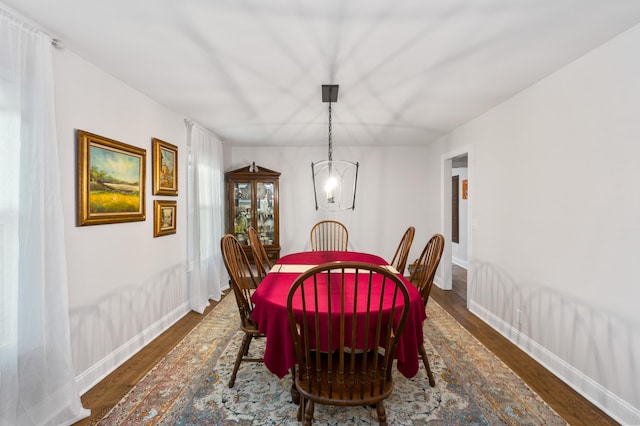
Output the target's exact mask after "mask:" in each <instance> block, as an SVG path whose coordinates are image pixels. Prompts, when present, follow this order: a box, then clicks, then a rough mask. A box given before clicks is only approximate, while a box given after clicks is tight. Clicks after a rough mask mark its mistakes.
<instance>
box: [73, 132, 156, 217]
mask: <svg viewBox="0 0 640 426" xmlns="http://www.w3.org/2000/svg"><path fill="white" fill-rule="evenodd" d="M76 136H77V155H78V158H77V169H78V170H77V173H78V186H77V199H78V205H77V224H78V226H87V225H104V224H108V223H119V222H134V221H143V220H145V219H146V212H145V205H146V204H145V179H146V166H147V151H146V150H145V149H142V148H138V147H136V146H132V145H127V144H125V143H122V142H118V141H116V140H113V139H109V138H106V137H104V136H99V135H96V134H93V133H89V132H86V131H83V130H77V131H76Z"/></svg>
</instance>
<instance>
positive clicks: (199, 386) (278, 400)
mask: <svg viewBox="0 0 640 426" xmlns="http://www.w3.org/2000/svg"><path fill="white" fill-rule="evenodd" d="M427 315H428V319H427V320H426V321H425V325H424V334H425V347H426V349H427V353H428V354H429V360H430V365H431V369H432V371H433V374H434V376H435V378H436V386H435V387H434V388H432V387H430V386H429V382H428V379H427V375H426V372H425V370H424V367H421V368H420V371H419V372H418V374H417V375H416V376H415V377H413V378H411V379H407V378H405V377H404V376H402V375H401V374H400V373H398V372H397V371H395V370H394V374H395V375H394V383H395V388H394V391H393V394H392V395H391V396H390V397H389V398H388V399H387V400H385V407H386V410H387V421H388V423H389V424H390V425H427V424H428V425H501V424H505V425H542V424H544V425H566V424H567V423H566V422H565V421H564V420H563V419H562V418H561V417H560V416H559V415H558V414H557V413H556V412H555V411H553V409H551V407H549V406H548V405H547V404H546V403H545V402H544V401H543V400H542V399H541V398H540V397H539V396H538V395H537V394H536V393H535V392H533V391H532V390H531V389H530V388H529V387H528V386H527V385H526V384H525V383H524V382H523V381H522V379H520V378H519V377H518V376H517V375H516V374H515V373H514V372H513V371H512V370H510V369H509V368H508V367H507V366H506V365H505V364H504V363H503V362H502V361H501V360H499V359H498V358H497V357H496V356H495V355H493V354H492V353H491V352H490V351H489V350H488V349H486V348H485V347H484V346H483V345H482V344H481V343H480V342H479V341H478V340H476V339H475V338H474V337H473V336H472V335H471V334H469V333H468V332H467V331H466V330H465V329H464V328H463V327H462V326H460V324H459V323H458V322H457V321H456V320H455V319H453V318H452V317H451V316H450V315H449V314H448V313H447V312H446V311H445V310H444V309H442V308H441V307H440V306H439V305H438V304H437V303H435V302H434V301H433V300H431V301H429V305H428V307H427ZM237 316H238V314H237V307H236V304H235V300H234V296H233V294H230V295H228V296H226V297H225V298H224V299H223V300H222V301H221V302H220V303H219V304H218V306H216V307H215V308H214V309H213V310H212V311H211V312H210V313H209V314H208V315H207V316H206V317H205V318H204V319H203V321H202V322H201V323H200V324H199V325H198V326H197V327H196V328H194V329H193V330H192V331H191V333H190V334H189V335H187V336H186V337H185V338H184V339H183V341H182V342H181V343H180V344H179V345H178V346H176V347H175V348H174V349H173V350H172V351H171V353H169V354H168V355H167V356H166V357H165V358H164V359H163V360H162V361H161V362H160V363H158V365H157V366H156V367H155V368H154V369H153V370H151V371H150V372H149V373H148V374H147V375H146V376H145V377H144V378H143V379H142V380H141V381H140V382H139V383H138V384H137V385H136V386H135V387H134V388H133V389H132V390H131V391H130V392H129V393H128V394H127V395H126V396H125V397H124V398H123V400H122V401H120V402H119V403H118V404H117V405H116V406H115V407H114V408H113V409H112V410H111V411H110V412H109V413H108V414H107V416H106V417H105V418H103V419H102V420H101V422H100V424H101V425H133V424H135V425H174V424H175V425H184V426H188V425H194V426H196V425H198V426H199V425H289V424H297V421H296V414H297V406H296V405H294V404H293V403H292V402H291V394H290V388H291V378H290V377H285V378H283V379H281V380H279V379H278V378H277V377H276V376H275V375H273V374H271V373H270V372H269V371H268V370H267V369H266V367H265V366H264V365H263V364H260V363H243V364H242V365H241V366H240V370H239V371H238V375H237V378H236V384H235V386H234V387H233V388H231V389H229V388H228V387H227V383H228V380H229V375H230V372H231V370H232V368H233V363H234V361H235V356H236V353H237V350H238V346H239V344H240V341H241V339H242V332H241V331H239V330H238V326H237V324H238V319H237ZM263 348H264V339H258V340H256V341H254V342H252V344H251V350H250V353H251V354H252V355H253V356H256V355H258V356H259V354H260V353H261V351H262V350H263ZM314 424H318V425H345V424H348V425H369V424H377V421H376V413H375V409H369V408H367V407H330V406H323V405H319V404H317V405H316V409H315V414H314Z"/></svg>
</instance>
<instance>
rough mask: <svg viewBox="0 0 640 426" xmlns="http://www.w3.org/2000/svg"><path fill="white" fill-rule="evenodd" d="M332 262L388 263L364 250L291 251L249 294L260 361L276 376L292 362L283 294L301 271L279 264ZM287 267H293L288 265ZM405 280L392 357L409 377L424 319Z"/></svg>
mask: <svg viewBox="0 0 640 426" xmlns="http://www.w3.org/2000/svg"><path fill="white" fill-rule="evenodd" d="M334 261H354V262H367V263H373V264H375V265H387V264H388V263H387V261H386V260H384V259H382V258H381V257H379V256H375V255H372V254H367V253H357V252H337V251H317V252H303V253H293V254H289V255H287V256H284V257H282V258H280V259H279V260H278V262H277V263H276V265H275V266H274V267H273V269H272V272H270V273H269V274H267V276H266V277H265V279H264V280H263V281H262V282H261V283H260V285H259V286H258V289H257V290H256V292H255V293H254V295H253V297H252V300H253V303H254V305H255V307H254V310H253V314H252V318H253V320H254V321H256V322H257V323H258V328H259V330H260V332H262V333H264V334H265V335H266V336H267V342H266V348H265V353H264V363H265V365H266V366H267V368H268V369H269V371H271V372H272V373H274V374H276V375H277V376H278V377H280V378H282V377H284V376H285V375H286V374H287V373H288V372H289V369H290V368H291V367H293V366H294V365H295V363H296V355H295V349H294V346H293V339H292V338H291V330H290V328H289V317H288V314H287V296H288V294H289V288H290V287H291V284H293V282H294V281H295V279H296V278H297V277H298V276H299V275H300V274H301V272H300V271H295V272H284V271H285V270H287V267H285V266H282V267H280V266H279V265H309V266H310V265H320V264H322V263H327V262H334ZM289 269H295V268H291V267H289ZM405 283H406V284H407V289H408V290H409V298H410V308H409V316H408V318H407V322H406V324H405V329H404V331H403V333H402V336H401V338H400V342H399V344H398V350H397V352H396V358H397V366H398V371H400V372H401V373H402V374H403V375H404V376H406V377H413V376H415V374H416V373H417V372H418V368H419V363H418V361H419V360H418V346H419V345H422V343H423V337H422V322H423V321H424V320H425V319H426V315H425V310H424V305H423V304H422V298H421V296H420V293H419V292H418V290H417V289H416V288H415V287H414V286H413V285H412V284H411V283H409V282H408V281H407V280H405Z"/></svg>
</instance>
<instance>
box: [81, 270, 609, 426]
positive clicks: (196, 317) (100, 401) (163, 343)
mask: <svg viewBox="0 0 640 426" xmlns="http://www.w3.org/2000/svg"><path fill="white" fill-rule="evenodd" d="M453 279H454V282H453V290H452V291H443V290H440V289H439V288H437V287H436V286H434V287H433V289H432V291H431V297H432V298H433V300H435V301H436V302H437V303H438V304H439V305H440V306H442V307H443V308H444V309H445V310H447V312H449V313H450V314H451V315H452V316H453V317H454V318H455V319H456V320H457V321H458V322H460V324H462V326H463V327H465V328H466V329H467V330H469V332H470V333H471V334H473V335H474V336H475V337H476V338H477V339H478V340H479V341H481V342H482V343H483V344H484V345H485V346H487V347H488V348H489V349H490V350H491V351H492V352H493V353H495V354H496V355H497V356H498V357H499V358H500V359H502V361H503V362H504V363H505V364H507V365H508V366H509V367H510V368H511V369H512V370H513V371H514V372H515V373H516V374H518V375H519V376H520V377H521V378H522V379H523V380H524V381H525V382H526V383H527V384H528V385H529V386H530V387H531V388H532V389H533V390H535V391H536V392H537V393H538V394H539V395H540V396H541V397H542V398H543V399H544V400H545V401H546V402H547V404H549V405H550V406H551V407H553V408H554V409H555V410H556V411H557V412H558V414H560V415H561V416H562V417H563V418H564V419H565V420H566V421H567V422H568V423H569V424H571V425H596V424H597V425H617V424H618V423H616V422H615V421H614V420H612V419H611V418H610V417H608V416H607V415H606V414H604V413H603V412H602V411H601V410H599V409H598V408H597V407H595V406H594V405H593V404H591V403H590V402H589V401H587V400H586V399H584V398H583V397H581V396H580V395H579V394H578V393H576V392H575V391H574V390H573V389H571V388H570V387H569V386H567V385H566V384H564V383H563V382H562V381H561V380H559V379H558V378H556V377H555V376H554V375H552V374H551V373H550V372H548V371H547V370H546V369H544V368H543V367H542V366H541V365H540V364H538V363H537V362H536V361H535V360H533V359H532V358H531V357H529V356H528V355H526V354H525V353H524V352H522V351H521V350H520V349H518V348H517V347H516V346H515V345H513V344H512V343H511V342H509V341H508V340H507V339H505V338H504V337H503V336H502V335H500V334H499V333H498V332H496V331H495V330H493V329H492V328H491V327H489V326H488V325H486V324H485V323H484V322H482V321H481V320H480V319H478V318H477V317H476V316H475V315H473V314H472V313H470V312H469V311H468V310H467V308H466V292H467V290H466V288H467V281H466V270H464V269H463V268H460V267H457V266H455V265H454V270H453ZM230 297H233V296H230ZM212 303H213V305H212V306H209V307H208V308H207V311H206V312H205V314H204V315H206V314H208V313H209V312H210V311H211V309H212V308H213V306H215V303H216V302H213V301H212ZM204 315H200V314H197V313H195V312H190V313H189V314H187V315H186V316H184V317H183V318H182V319H181V320H180V321H178V322H177V323H176V324H175V325H174V326H172V327H171V328H170V329H169V330H167V331H165V332H164V333H163V334H161V335H160V336H159V337H158V338H157V339H155V340H154V341H153V342H151V343H150V344H149V345H147V347H145V348H144V349H142V350H141V351H140V352H139V353H137V354H136V355H135V356H133V357H132V358H131V359H130V360H128V361H127V362H126V363H124V364H123V365H122V366H120V367H119V368H118V369H116V370H115V371H114V372H113V373H111V374H110V375H109V376H107V377H106V378H105V379H104V380H102V381H101V382H100V383H98V384H97V385H96V386H94V387H93V388H91V389H90V390H89V391H87V392H86V393H85V394H84V395H82V398H81V399H82V404H83V405H84V407H85V408H88V409H90V410H91V416H90V417H89V418H87V419H84V420H82V421H80V422H77V423H75V425H74V426H87V425H95V424H97V423H98V422H99V421H100V420H101V419H102V418H103V417H104V416H105V415H106V414H107V413H108V412H109V410H111V408H112V407H113V406H115V405H116V404H117V403H118V401H120V399H122V397H123V396H124V395H126V394H127V392H129V390H131V389H132V388H133V387H134V386H135V384H136V383H137V382H138V381H139V380H141V379H142V378H143V377H144V376H145V375H146V374H147V372H149V371H150V370H151V369H152V368H153V367H154V366H155V365H156V363H158V362H159V361H160V360H162V358H164V356H165V355H166V354H167V353H169V351H170V350H171V349H173V347H174V346H175V345H177V344H178V343H179V342H180V341H181V340H182V339H183V338H184V336H186V335H187V334H188V333H189V332H190V331H191V330H192V329H193V327H195V326H196V325H197V324H198V323H199V322H200V321H201V320H202V318H204Z"/></svg>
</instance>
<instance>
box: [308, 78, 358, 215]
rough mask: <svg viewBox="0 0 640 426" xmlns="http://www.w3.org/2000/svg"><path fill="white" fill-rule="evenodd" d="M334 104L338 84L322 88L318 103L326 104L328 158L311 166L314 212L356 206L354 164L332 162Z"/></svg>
mask: <svg viewBox="0 0 640 426" xmlns="http://www.w3.org/2000/svg"><path fill="white" fill-rule="evenodd" d="M337 101H338V85H337V84H323V85H322V102H328V103H329V156H328V157H329V159H328V160H323V161H318V162H316V163H311V171H312V173H313V195H314V197H315V201H316V210H318V209H321V210H353V209H355V207H356V183H357V182H358V167H359V164H358V163H354V162H351V161H344V160H334V159H333V141H332V131H331V104H332V103H333V102H337Z"/></svg>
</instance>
